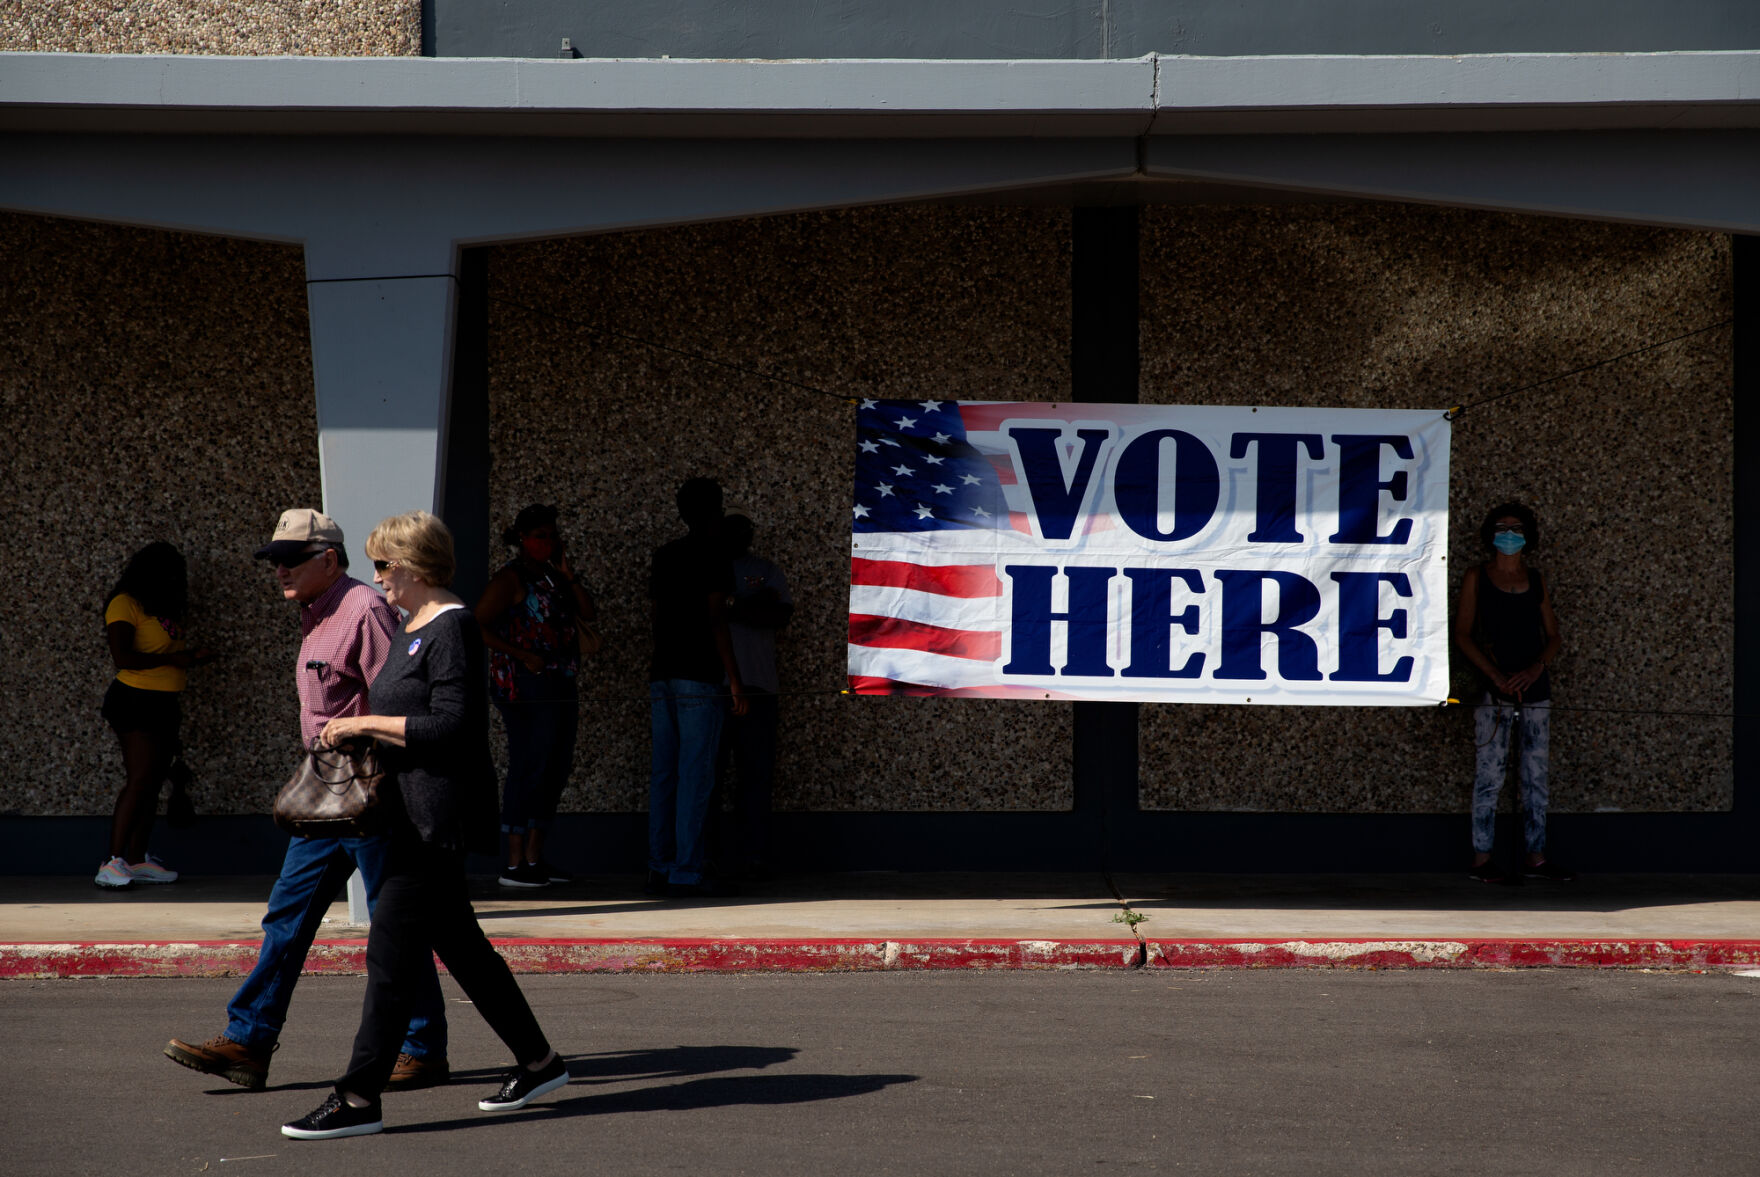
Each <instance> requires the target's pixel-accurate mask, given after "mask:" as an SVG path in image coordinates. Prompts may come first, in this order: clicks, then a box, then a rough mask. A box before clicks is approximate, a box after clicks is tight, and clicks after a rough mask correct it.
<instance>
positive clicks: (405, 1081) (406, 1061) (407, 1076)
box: [385, 1054, 452, 1091]
mask: <svg viewBox="0 0 1760 1177" xmlns="http://www.w3.org/2000/svg"><path fill="white" fill-rule="evenodd" d="M451 1081H452V1067H451V1066H450V1065H449V1064H448V1063H447V1062H446V1060H445V1059H443V1058H433V1057H432V1056H430V1057H427V1058H417V1057H416V1056H415V1055H413V1054H400V1055H398V1056H397V1065H396V1066H395V1067H392V1068H391V1078H389V1079H387V1080H386V1081H385V1090H387V1091H419V1090H421V1089H422V1088H424V1087H439V1086H440V1085H441V1084H443V1083H450V1082H451Z"/></svg>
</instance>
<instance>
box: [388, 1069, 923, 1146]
mask: <svg viewBox="0 0 1760 1177" xmlns="http://www.w3.org/2000/svg"><path fill="white" fill-rule="evenodd" d="M575 1073H576V1072H575V1070H574V1067H573V1066H572V1065H571V1066H570V1067H569V1074H570V1075H571V1076H572V1075H574V1074H575ZM919 1078H920V1076H917V1075H747V1076H737V1077H725V1078H718V1079H693V1080H690V1081H689V1082H686V1083H673V1084H668V1085H665V1086H659V1087H641V1088H637V1089H636V1090H634V1091H608V1092H604V1093H602V1094H597V1095H582V1096H575V1097H573V1098H561V1099H557V1100H556V1101H555V1102H546V1103H539V1104H532V1105H531V1106H530V1107H527V1108H525V1109H522V1110H521V1111H518V1112H508V1113H503V1114H499V1115H496V1114H479V1115H475V1116H460V1117H458V1118H456V1119H450V1120H431V1121H429V1122H427V1123H425V1124H398V1125H395V1126H392V1125H387V1126H386V1128H385V1132H386V1134H387V1135H389V1134H391V1133H396V1132H444V1131H448V1130H451V1129H456V1128H481V1127H486V1126H488V1125H491V1124H505V1123H508V1122H510V1121H511V1122H518V1121H524V1120H548V1119H553V1118H555V1117H558V1116H605V1115H616V1114H619V1113H623V1112H678V1111H695V1110H698V1109H702V1108H720V1107H739V1106H756V1105H777V1104H793V1103H816V1102H819V1101H821V1100H827V1099H848V1098H850V1097H851V1096H857V1095H872V1094H873V1093H874V1092H876V1091H883V1090H885V1089H886V1088H888V1087H891V1086H893V1085H894V1084H898V1083H915V1082H916V1081H917V1080H918V1079H919ZM563 1090H564V1091H567V1090H568V1089H567V1088H564V1089H563Z"/></svg>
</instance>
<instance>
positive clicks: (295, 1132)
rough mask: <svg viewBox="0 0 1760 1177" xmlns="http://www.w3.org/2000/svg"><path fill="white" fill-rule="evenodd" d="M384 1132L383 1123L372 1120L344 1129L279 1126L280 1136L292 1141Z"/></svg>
mask: <svg viewBox="0 0 1760 1177" xmlns="http://www.w3.org/2000/svg"><path fill="white" fill-rule="evenodd" d="M383 1131H385V1121H383V1120H374V1121H372V1122H371V1123H367V1124H350V1125H349V1126H348V1127H346V1128H321V1129H314V1128H295V1127H294V1126H293V1125H292V1124H283V1125H281V1135H283V1136H289V1137H292V1138H293V1139H294V1140H340V1139H342V1138H343V1137H344V1136H372V1135H375V1134H377V1133H380V1132H383Z"/></svg>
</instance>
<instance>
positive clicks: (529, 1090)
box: [477, 1055, 568, 1112]
mask: <svg viewBox="0 0 1760 1177" xmlns="http://www.w3.org/2000/svg"><path fill="white" fill-rule="evenodd" d="M567 1082H568V1067H566V1066H565V1065H563V1062H562V1056H561V1055H557V1056H556V1057H555V1058H553V1059H551V1060H550V1065H549V1066H547V1067H542V1068H540V1069H539V1070H536V1071H528V1070H526V1069H525V1068H524V1067H515V1068H513V1070H511V1071H509V1072H507V1078H506V1079H504V1080H502V1083H501V1090H500V1091H497V1092H496V1093H495V1094H494V1095H491V1096H490V1097H489V1098H488V1099H480V1100H478V1101H477V1106H478V1107H480V1108H482V1109H483V1110H484V1111H486V1112H511V1111H513V1110H515V1109H517V1108H523V1107H525V1106H526V1105H527V1104H528V1103H531V1102H532V1101H533V1100H534V1099H537V1098H538V1097H539V1096H540V1095H543V1094H545V1093H546V1092H551V1091H555V1090H556V1089H557V1088H558V1087H561V1086H562V1085H563V1084H565V1083H567Z"/></svg>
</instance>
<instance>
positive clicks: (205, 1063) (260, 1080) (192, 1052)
mask: <svg viewBox="0 0 1760 1177" xmlns="http://www.w3.org/2000/svg"><path fill="white" fill-rule="evenodd" d="M280 1045H281V1044H280V1043H279V1042H277V1043H275V1044H274V1045H272V1046H246V1045H245V1044H244V1043H242V1042H234V1041H233V1040H232V1039H230V1038H228V1037H226V1036H225V1035H224V1034H222V1035H219V1036H218V1037H214V1038H210V1039H208V1040H207V1041H206V1042H204V1043H202V1044H201V1045H200V1046H194V1045H191V1044H190V1043H188V1042H185V1041H183V1040H182V1039H180V1038H173V1039H172V1040H171V1042H170V1044H169V1045H167V1046H166V1047H165V1057H166V1058H168V1059H170V1060H171V1061H172V1062H174V1063H177V1064H179V1065H180V1066H185V1067H188V1068H189V1069H190V1070H192V1071H200V1072H202V1074H204V1075H218V1076H220V1077H221V1078H222V1079H224V1080H226V1081H227V1082H228V1083H236V1084H238V1085H239V1086H240V1087H243V1088H246V1089H247V1090H250V1091H261V1090H262V1089H263V1087H264V1085H266V1084H267V1083H268V1082H269V1057H270V1056H271V1055H273V1054H274V1053H275V1051H276V1049H277V1048H278V1047H279V1046H280Z"/></svg>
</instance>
